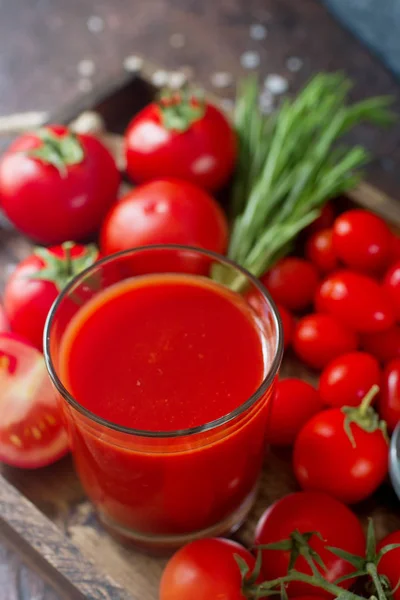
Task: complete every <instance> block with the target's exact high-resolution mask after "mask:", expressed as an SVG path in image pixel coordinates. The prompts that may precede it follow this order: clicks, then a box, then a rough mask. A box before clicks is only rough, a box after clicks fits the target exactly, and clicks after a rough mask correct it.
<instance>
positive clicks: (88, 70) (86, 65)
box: [78, 58, 96, 77]
mask: <svg viewBox="0 0 400 600" xmlns="http://www.w3.org/2000/svg"><path fill="white" fill-rule="evenodd" d="M95 70H96V65H95V64H94V62H93V61H92V60H90V59H89V58H84V59H83V60H81V61H80V62H79V63H78V73H79V75H81V76H82V77H91V76H92V75H93V74H94V72H95Z"/></svg>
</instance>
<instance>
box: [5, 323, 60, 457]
mask: <svg viewBox="0 0 400 600" xmlns="http://www.w3.org/2000/svg"><path fill="white" fill-rule="evenodd" d="M0 404H1V411H2V413H1V414H2V419H1V423H0V460H1V461H2V462H5V463H6V464H8V465H12V466H16V467H23V468H26V469H34V468H37V467H43V466H45V465H48V464H50V463H52V462H55V461H56V460H58V459H59V458H61V456H63V455H64V454H66V452H67V451H68V441H67V435H66V432H65V430H64V428H63V426H62V423H61V415H60V413H59V409H58V405H57V399H56V395H55V392H54V390H53V386H52V384H51V382H50V379H49V377H48V375H47V371H46V366H45V364H44V359H43V356H42V354H41V353H40V352H38V351H37V350H36V349H35V348H33V347H32V346H31V345H30V344H29V343H24V342H23V341H22V338H21V337H20V336H14V335H13V334H2V335H0Z"/></svg>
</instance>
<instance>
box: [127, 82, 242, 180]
mask: <svg viewBox="0 0 400 600" xmlns="http://www.w3.org/2000/svg"><path fill="white" fill-rule="evenodd" d="M236 146H237V144H236V136H235V133H234V131H233V129H232V127H231V125H230V124H229V122H228V120H227V119H226V117H225V116H224V115H223V113H222V112H221V111H220V110H219V109H218V108H216V107H215V106H213V105H212V104H209V103H205V102H199V101H198V100H196V99H194V98H190V97H189V98H187V97H183V92H181V93H180V94H179V95H178V94H176V95H175V96H174V97H172V98H170V99H169V100H167V101H165V100H161V101H160V102H158V103H156V102H153V103H152V104H149V105H148V106H146V107H145V108H144V109H143V110H141V111H140V112H139V113H138V114H137V115H136V116H135V117H134V118H133V119H132V121H131V122H130V124H129V127H128V129H127V131H126V134H125V153H126V160H127V167H126V168H127V171H128V174H129V176H130V177H131V178H132V179H133V180H134V181H136V182H138V183H144V182H146V181H150V180H152V179H159V178H164V177H177V178H178V179H184V180H186V181H190V182H191V183H194V184H196V185H198V186H199V187H202V188H205V189H207V190H210V191H214V190H217V189H219V188H220V187H222V186H223V185H224V184H225V183H226V182H227V181H228V179H229V177H230V176H231V174H232V171H233V168H234V165H235V161H236V154H237V148H236Z"/></svg>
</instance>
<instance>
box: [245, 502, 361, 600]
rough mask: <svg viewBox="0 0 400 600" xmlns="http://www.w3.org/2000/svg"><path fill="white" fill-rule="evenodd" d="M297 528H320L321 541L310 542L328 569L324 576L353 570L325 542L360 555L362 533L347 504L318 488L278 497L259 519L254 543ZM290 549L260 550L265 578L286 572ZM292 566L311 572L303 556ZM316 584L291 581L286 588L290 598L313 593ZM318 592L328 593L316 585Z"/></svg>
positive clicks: (281, 536)
mask: <svg viewBox="0 0 400 600" xmlns="http://www.w3.org/2000/svg"><path fill="white" fill-rule="evenodd" d="M296 529H298V530H299V531H300V533H306V532H310V531H319V532H320V533H321V535H322V536H323V538H324V541H322V540H320V539H319V538H317V537H315V536H314V537H313V538H311V540H310V545H311V546H312V548H314V549H315V550H316V551H317V552H318V554H319V555H320V556H321V558H322V560H323V562H324V563H325V566H326V567H327V571H326V573H325V579H327V580H328V581H330V582H332V581H334V580H335V579H337V578H339V577H341V576H343V575H347V574H350V573H352V572H353V571H354V570H355V569H354V567H352V566H351V565H350V564H349V563H348V562H346V561H344V560H343V559H338V558H337V557H335V556H334V555H333V554H332V553H331V552H329V551H327V550H325V548H324V546H333V547H336V548H338V547H340V548H341V549H343V550H346V551H347V552H350V553H352V554H358V555H363V553H364V552H365V536H364V533H363V530H362V527H361V524H360V522H359V521H358V519H357V517H356V516H355V515H354V514H353V513H352V512H351V510H350V509H349V508H347V506H345V505H343V504H342V503H340V502H338V501H337V500H335V499H334V498H331V497H330V496H328V495H327V494H321V493H319V492H295V493H292V494H289V495H287V496H285V497H284V498H281V499H280V500H278V501H277V502H275V503H274V504H272V506H270V507H269V508H267V510H266V511H265V513H264V514H263V516H262V517H261V519H260V521H259V522H258V525H257V528H256V534H255V545H258V544H268V543H272V542H277V541H281V540H283V539H288V537H289V535H290V533H292V531H295V530H296ZM288 566H289V553H288V552H280V551H276V550H269V551H268V550H263V566H262V570H263V574H264V577H265V579H267V580H270V579H274V578H276V577H283V576H284V575H286V574H287V571H288ZM295 568H296V569H297V570H298V571H300V572H302V573H307V574H311V570H310V567H309V566H308V565H307V563H306V562H305V560H304V559H303V558H302V557H299V558H298V559H297V561H296V563H295ZM351 584H352V581H351V580H349V581H346V582H343V583H342V584H341V587H343V588H344V589H348V588H349V587H350V585H351ZM316 591H317V590H316V588H314V587H311V586H309V585H307V584H304V583H301V582H291V583H290V584H289V585H288V588H287V592H288V595H289V598H292V597H298V596H303V595H308V594H310V595H312V596H314V592H316ZM318 595H319V596H322V597H325V598H327V597H329V598H331V595H330V594H328V593H327V592H324V591H323V590H320V589H318Z"/></svg>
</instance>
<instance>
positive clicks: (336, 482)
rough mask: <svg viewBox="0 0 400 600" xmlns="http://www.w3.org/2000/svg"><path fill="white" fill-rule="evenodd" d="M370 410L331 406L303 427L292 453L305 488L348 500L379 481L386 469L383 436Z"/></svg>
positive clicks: (361, 496) (362, 495)
mask: <svg viewBox="0 0 400 600" xmlns="http://www.w3.org/2000/svg"><path fill="white" fill-rule="evenodd" d="M369 411H370V412H368V413H367V412H363V408H362V407H360V408H353V409H349V410H346V409H340V408H332V409H330V410H324V411H322V412H320V413H319V414H317V415H315V416H314V417H312V418H311V419H310V420H309V421H308V423H306V424H305V425H304V427H303V429H302V430H301V431H300V433H299V435H298V437H297V439H296V442H295V445H294V454H293V463H294V472H295V475H296V477H297V480H298V482H299V483H300V485H301V487H302V488H303V489H304V490H310V491H317V492H326V493H327V494H330V495H331V496H333V497H334V498H337V500H341V501H342V502H345V503H348V504H353V503H356V502H360V501H361V500H364V499H365V498H368V496H370V495H371V494H372V493H373V492H374V491H375V490H376V489H377V488H378V487H379V486H380V485H381V483H382V482H383V480H384V479H385V477H386V475H387V472H388V440H387V438H386V436H385V433H384V431H383V430H382V428H381V427H380V424H379V423H375V421H374V419H376V413H375V412H374V411H373V409H369ZM346 423H347V424H348V425H346ZM347 428H349V431H347ZM350 432H351V433H350ZM351 436H352V439H351Z"/></svg>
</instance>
